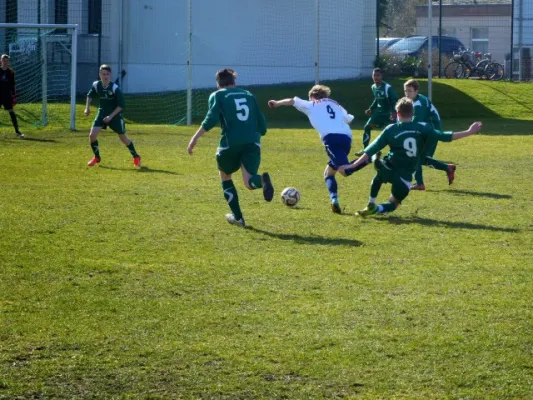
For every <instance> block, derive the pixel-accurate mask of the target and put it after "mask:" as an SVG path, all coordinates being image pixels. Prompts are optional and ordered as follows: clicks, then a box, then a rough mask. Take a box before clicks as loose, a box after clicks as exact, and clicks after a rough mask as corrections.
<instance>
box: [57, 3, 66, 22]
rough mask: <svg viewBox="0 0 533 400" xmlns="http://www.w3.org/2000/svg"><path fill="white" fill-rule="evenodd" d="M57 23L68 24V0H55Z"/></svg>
mask: <svg viewBox="0 0 533 400" xmlns="http://www.w3.org/2000/svg"><path fill="white" fill-rule="evenodd" d="M54 23H56V24H68V0H55V22H54Z"/></svg>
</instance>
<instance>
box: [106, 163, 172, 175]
mask: <svg viewBox="0 0 533 400" xmlns="http://www.w3.org/2000/svg"><path fill="white" fill-rule="evenodd" d="M98 168H103V169H110V170H114V171H132V172H138V173H141V172H142V173H152V174H169V175H179V173H178V172H173V171H167V170H164V169H154V168H150V167H145V166H142V167H141V168H138V169H137V168H133V167H132V168H117V167H109V166H106V165H99V166H98Z"/></svg>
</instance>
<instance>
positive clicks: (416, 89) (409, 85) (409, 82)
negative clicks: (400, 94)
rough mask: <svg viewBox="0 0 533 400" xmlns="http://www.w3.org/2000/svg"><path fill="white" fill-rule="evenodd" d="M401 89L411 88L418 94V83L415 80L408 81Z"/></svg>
mask: <svg viewBox="0 0 533 400" xmlns="http://www.w3.org/2000/svg"><path fill="white" fill-rule="evenodd" d="M403 87H404V88H406V87H412V88H413V89H414V90H415V91H416V92H418V87H419V86H418V81H417V80H416V79H409V80H408V81H407V82H405V83H404V84H403Z"/></svg>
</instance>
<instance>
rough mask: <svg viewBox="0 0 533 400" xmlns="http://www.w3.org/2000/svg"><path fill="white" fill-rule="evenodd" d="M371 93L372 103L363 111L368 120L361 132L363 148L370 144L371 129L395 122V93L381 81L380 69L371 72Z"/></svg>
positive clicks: (360, 153) (396, 97) (396, 98)
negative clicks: (372, 95)
mask: <svg viewBox="0 0 533 400" xmlns="http://www.w3.org/2000/svg"><path fill="white" fill-rule="evenodd" d="M372 80H373V81H374V84H373V85H372V93H373V94H374V101H373V102H372V104H370V107H368V110H366V111H365V114H366V115H368V116H369V117H370V118H369V119H368V121H367V122H366V125H365V127H364V132H363V148H365V147H366V146H368V144H369V143H370V132H371V131H372V129H375V128H381V127H385V126H387V125H388V124H390V123H391V122H392V121H394V120H396V111H395V110H394V106H395V105H396V102H397V101H398V96H397V95H396V92H395V91H394V89H393V88H392V86H391V85H389V84H388V83H387V82H385V81H383V72H382V71H381V69H380V68H375V69H374V70H373V71H372ZM362 154H363V152H362V151H360V152H358V153H356V155H358V156H360V155H362Z"/></svg>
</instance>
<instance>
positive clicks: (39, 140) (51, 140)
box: [16, 136, 57, 143]
mask: <svg viewBox="0 0 533 400" xmlns="http://www.w3.org/2000/svg"><path fill="white" fill-rule="evenodd" d="M16 139H17V140H23V141H25V142H42V143H57V140H55V139H42V138H35V137H27V136H26V137H24V139H19V138H16Z"/></svg>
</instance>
